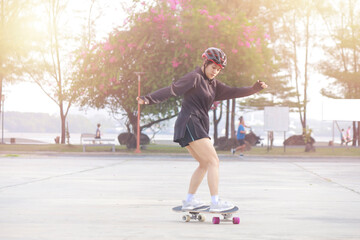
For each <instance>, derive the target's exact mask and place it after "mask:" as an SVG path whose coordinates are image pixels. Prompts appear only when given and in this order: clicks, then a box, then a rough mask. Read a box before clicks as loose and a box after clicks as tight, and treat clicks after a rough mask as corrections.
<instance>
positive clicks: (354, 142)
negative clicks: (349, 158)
mask: <svg viewBox="0 0 360 240" xmlns="http://www.w3.org/2000/svg"><path fill="white" fill-rule="evenodd" d="M357 132H358V131H357V128H356V122H355V121H353V141H352V145H353V146H354V147H355V146H356V140H357Z"/></svg>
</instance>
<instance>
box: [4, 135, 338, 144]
mask: <svg viewBox="0 0 360 240" xmlns="http://www.w3.org/2000/svg"><path fill="white" fill-rule="evenodd" d="M56 136H60V134H58V133H12V132H5V133H4V139H6V140H5V143H10V140H9V139H10V138H15V139H18V140H16V143H31V144H34V143H38V144H49V143H55V140H54V139H55V137H56ZM80 136H81V133H71V134H70V144H80ZM117 136H118V134H117V133H104V134H103V135H102V136H101V137H102V138H111V139H114V140H115V144H116V145H119V142H118V140H117ZM0 137H1V136H0ZM286 137H289V136H286ZM261 138H262V141H261V143H260V146H261V144H263V145H264V146H266V145H267V139H266V136H261ZM314 138H315V139H316V141H317V143H320V142H322V143H326V144H327V143H328V142H329V141H330V140H332V137H314ZM21 139H30V140H35V141H37V142H32V141H29V142H28V141H26V142H25V141H21ZM0 140H1V139H0ZM172 140H173V135H168V134H157V135H155V137H154V139H153V140H152V142H154V143H158V144H171V145H172V144H177V143H174V142H173V141H172ZM283 141H284V137H283V136H276V135H275V139H274V146H283ZM335 143H340V139H339V138H336V136H335Z"/></svg>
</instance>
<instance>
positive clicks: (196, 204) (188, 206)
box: [181, 198, 206, 210]
mask: <svg viewBox="0 0 360 240" xmlns="http://www.w3.org/2000/svg"><path fill="white" fill-rule="evenodd" d="M203 206H206V204H205V203H203V202H201V201H199V200H197V199H196V198H193V199H192V200H190V201H188V202H187V201H183V205H182V208H181V210H194V209H195V208H200V207H203Z"/></svg>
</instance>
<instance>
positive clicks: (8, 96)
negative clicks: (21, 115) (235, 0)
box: [3, 0, 326, 120]
mask: <svg viewBox="0 0 360 240" xmlns="http://www.w3.org/2000/svg"><path fill="white" fill-rule="evenodd" d="M99 2H100V1H97V3H96V4H100V3H99ZM124 2H126V1H118V2H117V3H118V5H117V6H115V7H114V5H113V2H111V1H110V0H104V1H101V4H102V6H101V7H103V8H104V7H105V10H104V12H103V13H99V12H98V13H95V14H99V16H100V17H99V19H98V20H97V25H96V27H97V30H96V31H97V38H98V39H102V38H104V37H105V36H106V34H107V33H108V32H110V31H111V30H112V29H113V27H115V26H118V25H120V24H121V23H123V21H124V20H125V18H126V17H127V15H126V13H125V12H124V11H123V10H122V7H121V5H122V4H123V3H124ZM69 3H70V4H72V5H71V6H70V8H71V9H72V11H74V13H75V12H76V11H78V9H80V8H82V7H83V6H84V4H86V3H87V4H88V3H89V1H86V0H78V1H69ZM96 4H95V7H94V9H97V7H99V5H96ZM75 22H76V21H75ZM71 25H72V26H73V29H72V31H77V30H78V28H79V26H80V24H71ZM310 77H311V76H310ZM312 77H313V81H312V82H310V83H309V88H308V96H309V100H310V102H309V104H308V118H312V119H318V120H321V119H322V114H321V113H322V111H321V110H322V102H323V99H324V98H323V97H322V96H321V94H320V90H321V88H322V87H325V86H326V79H324V77H322V78H321V76H320V77H319V76H312ZM315 78H316V80H315ZM220 80H221V79H220ZM269 87H271V86H269ZM3 91H4V94H5V103H4V109H5V112H6V111H18V112H42V113H49V114H52V115H54V114H58V112H59V108H58V106H57V105H56V103H55V102H53V101H52V100H51V99H50V98H49V97H47V96H46V94H45V93H44V92H42V90H41V89H40V87H39V86H37V85H36V84H35V83H29V82H22V83H17V84H13V85H5V86H4V88H3ZM102 112H103V113H104V114H105V113H107V111H106V110H95V109H94V110H91V109H90V110H88V111H87V112H86V114H90V115H91V114H92V113H95V114H99V113H102ZM70 114H84V115H86V114H85V112H83V111H80V110H79V108H78V107H77V106H72V107H71V108H70Z"/></svg>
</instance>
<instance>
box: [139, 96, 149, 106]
mask: <svg viewBox="0 0 360 240" xmlns="http://www.w3.org/2000/svg"><path fill="white" fill-rule="evenodd" d="M136 100H137V101H138V104H140V105H142V104H148V103H147V102H145V101H144V100H143V99H141V98H139V97H136Z"/></svg>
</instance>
